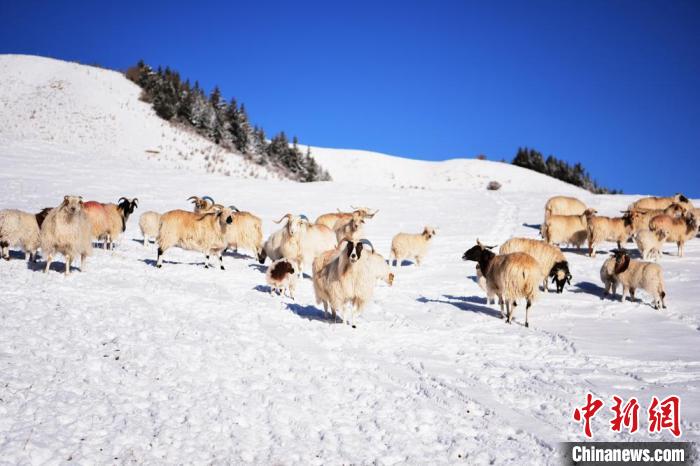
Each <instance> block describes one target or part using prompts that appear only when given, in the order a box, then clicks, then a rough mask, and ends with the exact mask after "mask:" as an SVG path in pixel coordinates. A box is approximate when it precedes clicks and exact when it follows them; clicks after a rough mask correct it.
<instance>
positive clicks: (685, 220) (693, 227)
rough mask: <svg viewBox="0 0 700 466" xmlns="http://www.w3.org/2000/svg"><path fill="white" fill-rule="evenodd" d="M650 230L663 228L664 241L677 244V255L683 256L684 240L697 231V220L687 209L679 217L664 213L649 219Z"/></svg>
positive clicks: (691, 236)
mask: <svg viewBox="0 0 700 466" xmlns="http://www.w3.org/2000/svg"><path fill="white" fill-rule="evenodd" d="M649 229H650V230H651V231H657V230H665V231H666V232H667V233H668V235H667V236H666V242H668V243H676V244H677V245H678V257H683V249H684V246H685V242H686V241H688V240H689V239H691V238H693V237H695V235H696V234H697V232H698V220H697V218H696V217H695V214H693V212H691V211H688V212H686V213H685V215H684V216H683V217H681V218H673V217H671V216H669V215H666V214H661V215H657V216H656V217H654V218H652V219H651V220H650V221H649Z"/></svg>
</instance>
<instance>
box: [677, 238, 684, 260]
mask: <svg viewBox="0 0 700 466" xmlns="http://www.w3.org/2000/svg"><path fill="white" fill-rule="evenodd" d="M683 246H684V244H683V242H682V241H679V242H678V257H683Z"/></svg>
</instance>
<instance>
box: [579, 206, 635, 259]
mask: <svg viewBox="0 0 700 466" xmlns="http://www.w3.org/2000/svg"><path fill="white" fill-rule="evenodd" d="M586 212H587V215H586V223H587V232H588V235H587V236H588V255H589V256H590V257H595V254H596V248H597V247H598V245H599V244H600V243H601V242H603V241H614V242H616V243H617V247H618V248H621V247H622V243H625V242H627V240H628V239H629V237H630V236H632V233H633V224H632V221H631V219H630V218H629V217H612V218H611V217H602V216H600V217H599V216H598V215H596V214H597V212H596V211H595V210H594V209H588V210H586Z"/></svg>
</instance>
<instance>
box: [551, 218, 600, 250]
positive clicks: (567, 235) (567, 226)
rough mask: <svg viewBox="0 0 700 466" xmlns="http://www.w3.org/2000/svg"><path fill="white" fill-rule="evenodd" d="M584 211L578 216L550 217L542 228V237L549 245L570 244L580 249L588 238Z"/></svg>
mask: <svg viewBox="0 0 700 466" xmlns="http://www.w3.org/2000/svg"><path fill="white" fill-rule="evenodd" d="M587 212H589V210H586V211H584V212H583V213H582V214H579V215H550V216H549V217H548V218H547V219H546V220H545V222H544V225H543V226H542V237H543V238H544V240H545V241H546V242H547V243H549V244H570V245H573V246H575V247H577V248H579V249H580V248H581V245H583V244H584V243H585V242H586V239H587V238H588V222H587V219H586V215H587V214H586V213H587Z"/></svg>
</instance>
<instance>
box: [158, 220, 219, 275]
mask: <svg viewBox="0 0 700 466" xmlns="http://www.w3.org/2000/svg"><path fill="white" fill-rule="evenodd" d="M232 223H233V212H232V211H231V209H229V208H227V207H224V209H222V210H221V211H220V212H212V213H205V214H202V213H194V212H187V211H185V210H171V211H170V212H166V213H164V214H163V215H162V216H161V218H160V228H159V230H158V259H157V260H156V267H158V268H161V267H162V266H163V254H164V253H165V251H167V250H168V249H170V248H171V247H173V246H177V247H180V248H182V249H187V250H190V251H199V252H202V253H204V254H205V256H206V263H205V265H204V267H205V268H209V258H210V257H211V256H212V255H214V257H218V258H219V267H220V268H221V270H225V269H224V264H223V261H222V258H221V253H222V251H223V250H224V248H225V247H226V231H227V229H228V227H229V226H230V225H231V224H232Z"/></svg>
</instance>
